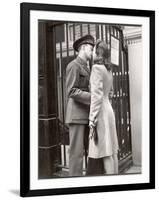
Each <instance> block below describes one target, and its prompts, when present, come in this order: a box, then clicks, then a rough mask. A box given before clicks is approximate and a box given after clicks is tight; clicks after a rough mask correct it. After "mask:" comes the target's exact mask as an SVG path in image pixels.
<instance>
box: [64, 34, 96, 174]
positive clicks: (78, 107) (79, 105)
mask: <svg viewBox="0 0 159 200" xmlns="http://www.w3.org/2000/svg"><path fill="white" fill-rule="evenodd" d="M93 47H94V38H93V37H92V36H91V35H85V36H83V37H81V38H79V39H78V40H76V41H75V42H74V44H73V48H74V50H75V51H77V52H78V56H77V58H76V59H74V60H73V61H72V62H70V63H69V64H68V66H67V68H66V89H67V98H68V102H67V110H66V123H67V124H68V126H69V138H70V151H69V175H70V176H81V175H82V169H83V147H84V132H85V128H86V125H87V126H88V117H89V107H90V97H91V95H90V92H89V79H90V69H89V68H88V67H87V61H89V60H91V58H92V53H93Z"/></svg>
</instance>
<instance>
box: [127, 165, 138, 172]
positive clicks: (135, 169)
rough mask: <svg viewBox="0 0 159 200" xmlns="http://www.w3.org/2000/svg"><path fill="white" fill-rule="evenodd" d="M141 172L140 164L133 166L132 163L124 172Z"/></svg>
mask: <svg viewBox="0 0 159 200" xmlns="http://www.w3.org/2000/svg"><path fill="white" fill-rule="evenodd" d="M141 172H142V171H141V166H135V165H133V166H132V167H130V168H129V169H128V170H127V171H126V172H125V173H126V174H139V173H141Z"/></svg>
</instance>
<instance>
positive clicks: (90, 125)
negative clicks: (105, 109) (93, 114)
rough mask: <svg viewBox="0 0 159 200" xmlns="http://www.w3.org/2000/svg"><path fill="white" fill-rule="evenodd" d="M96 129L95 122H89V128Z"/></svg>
mask: <svg viewBox="0 0 159 200" xmlns="http://www.w3.org/2000/svg"><path fill="white" fill-rule="evenodd" d="M94 127H95V124H94V122H93V121H89V128H90V129H91V128H94Z"/></svg>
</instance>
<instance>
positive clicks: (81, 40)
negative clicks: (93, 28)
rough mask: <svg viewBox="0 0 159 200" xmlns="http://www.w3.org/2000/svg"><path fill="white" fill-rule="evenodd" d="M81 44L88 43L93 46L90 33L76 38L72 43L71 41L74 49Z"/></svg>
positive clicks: (76, 49)
mask: <svg viewBox="0 0 159 200" xmlns="http://www.w3.org/2000/svg"><path fill="white" fill-rule="evenodd" d="M82 44H90V45H92V46H93V47H94V45H95V41H94V38H93V36H91V35H85V36H83V37H81V38H79V39H77V40H76V41H75V42H74V43H73V48H74V50H75V51H78V48H79V47H80V46H81V45H82Z"/></svg>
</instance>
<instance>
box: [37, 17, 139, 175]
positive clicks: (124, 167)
mask: <svg viewBox="0 0 159 200" xmlns="http://www.w3.org/2000/svg"><path fill="white" fill-rule="evenodd" d="M38 28H39V29H38V31H39V32H38V36H39V38H38V39H39V40H38V41H39V42H38V44H39V49H38V50H39V65H38V66H39V68H38V70H39V71H38V72H39V73H38V75H39V82H38V83H39V84H38V92H39V104H38V105H39V107H38V111H39V112H38V118H39V129H38V134H39V135H38V138H39V143H38V147H39V150H38V151H39V152H38V153H39V157H38V158H39V162H38V167H39V178H48V177H50V178H51V177H52V178H53V177H68V176H87V175H113V174H124V173H141V172H142V161H141V160H142V159H141V138H142V134H141V117H142V116H141V103H142V102H141V97H142V96H141V82H142V80H141V78H142V77H141V74H142V68H141V66H142V27H141V26H125V25H120V24H98V23H97V24H92V23H89V24H88V23H87V24H86V23H76V22H74V23H71V22H62V21H59V22H58V21H39V25H38ZM136 72H137V74H136ZM133 111H134V112H133Z"/></svg>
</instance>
